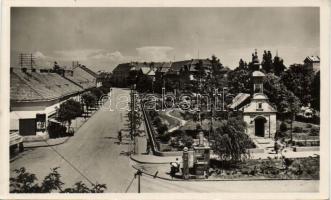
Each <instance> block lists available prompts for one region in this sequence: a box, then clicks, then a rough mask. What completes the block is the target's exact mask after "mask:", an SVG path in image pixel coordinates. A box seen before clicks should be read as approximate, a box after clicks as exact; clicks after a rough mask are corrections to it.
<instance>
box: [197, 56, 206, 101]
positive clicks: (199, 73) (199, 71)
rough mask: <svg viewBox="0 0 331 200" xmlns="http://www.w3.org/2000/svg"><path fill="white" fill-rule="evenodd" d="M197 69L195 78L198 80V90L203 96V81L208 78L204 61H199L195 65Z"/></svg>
mask: <svg viewBox="0 0 331 200" xmlns="http://www.w3.org/2000/svg"><path fill="white" fill-rule="evenodd" d="M195 69H196V70H197V71H196V74H195V77H196V79H198V82H197V83H198V87H197V88H198V90H199V92H200V94H201V90H202V88H204V86H203V85H202V80H203V79H204V78H205V77H206V75H207V73H206V70H205V68H204V66H203V62H202V60H199V62H198V63H196V64H195Z"/></svg>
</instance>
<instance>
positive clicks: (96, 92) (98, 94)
mask: <svg viewBox="0 0 331 200" xmlns="http://www.w3.org/2000/svg"><path fill="white" fill-rule="evenodd" d="M91 93H92V94H93V95H94V96H95V97H96V102H99V100H100V99H101V97H102V95H103V94H104V93H103V91H102V90H101V89H100V88H92V90H91Z"/></svg>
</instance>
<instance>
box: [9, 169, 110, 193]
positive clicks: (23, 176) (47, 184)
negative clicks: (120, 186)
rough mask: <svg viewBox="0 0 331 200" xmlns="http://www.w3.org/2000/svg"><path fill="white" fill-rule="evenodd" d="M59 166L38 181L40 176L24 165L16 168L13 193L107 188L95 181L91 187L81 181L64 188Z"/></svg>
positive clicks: (83, 191)
mask: <svg viewBox="0 0 331 200" xmlns="http://www.w3.org/2000/svg"><path fill="white" fill-rule="evenodd" d="M57 170H58V167H55V168H53V169H51V172H50V173H49V174H48V175H47V176H45V178H44V179H43V180H42V181H41V182H40V181H39V182H40V183H37V182H38V181H37V180H38V178H37V176H36V175H35V174H33V173H30V172H28V171H26V169H25V168H24V167H22V168H20V169H15V170H14V172H15V175H16V176H15V177H12V178H10V192H11V193H52V192H60V193H103V192H104V191H105V189H107V186H106V184H98V183H95V184H93V183H92V185H91V186H90V187H89V186H87V185H86V184H84V183H83V182H81V181H79V182H76V183H75V184H74V186H73V187H69V188H63V186H64V183H63V182H62V180H61V174H59V172H58V171H57Z"/></svg>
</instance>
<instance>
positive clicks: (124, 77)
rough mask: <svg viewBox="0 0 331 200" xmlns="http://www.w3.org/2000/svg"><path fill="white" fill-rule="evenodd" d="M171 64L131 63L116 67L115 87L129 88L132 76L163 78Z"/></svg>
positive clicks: (113, 80)
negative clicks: (142, 75) (141, 75)
mask: <svg viewBox="0 0 331 200" xmlns="http://www.w3.org/2000/svg"><path fill="white" fill-rule="evenodd" d="M170 66H171V63H169V62H149V63H147V62H130V63H122V64H119V65H117V66H116V68H115V69H114V70H113V74H112V83H113V85H114V86H115V87H129V82H130V80H129V79H130V74H139V73H141V74H144V75H147V76H149V77H151V78H153V79H154V78H158V77H161V76H162V77H163V76H164V74H165V73H166V72H167V71H168V69H169V68H170Z"/></svg>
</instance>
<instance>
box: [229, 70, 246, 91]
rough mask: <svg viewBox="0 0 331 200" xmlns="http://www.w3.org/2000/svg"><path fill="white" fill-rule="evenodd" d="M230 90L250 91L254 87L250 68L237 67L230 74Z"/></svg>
mask: <svg viewBox="0 0 331 200" xmlns="http://www.w3.org/2000/svg"><path fill="white" fill-rule="evenodd" d="M228 80H229V83H228V84H229V88H230V92H231V93H233V94H237V93H240V92H242V93H250V92H251V88H252V83H251V74H250V72H249V70H248V69H246V68H240V67H237V68H236V69H234V70H233V71H231V72H229V74H228Z"/></svg>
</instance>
